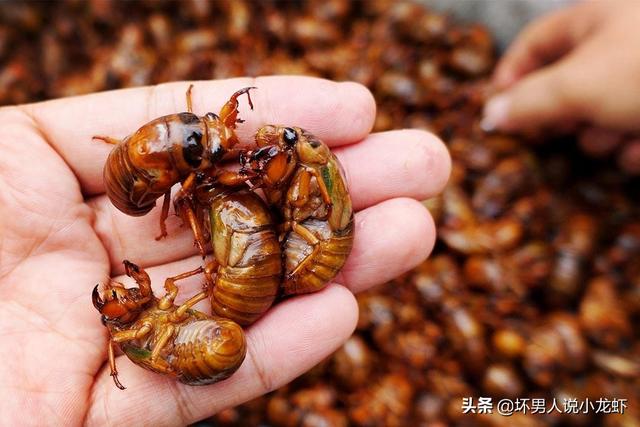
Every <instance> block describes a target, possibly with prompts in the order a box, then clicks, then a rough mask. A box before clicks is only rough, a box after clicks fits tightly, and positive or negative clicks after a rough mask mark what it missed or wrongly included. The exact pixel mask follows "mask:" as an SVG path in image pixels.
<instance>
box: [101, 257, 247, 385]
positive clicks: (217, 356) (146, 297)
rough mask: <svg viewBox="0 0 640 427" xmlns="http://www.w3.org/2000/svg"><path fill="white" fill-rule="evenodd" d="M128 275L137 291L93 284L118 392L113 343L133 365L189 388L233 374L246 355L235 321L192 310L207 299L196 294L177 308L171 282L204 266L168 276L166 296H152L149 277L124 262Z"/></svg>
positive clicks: (114, 283) (127, 262) (110, 285)
mask: <svg viewBox="0 0 640 427" xmlns="http://www.w3.org/2000/svg"><path fill="white" fill-rule="evenodd" d="M124 265H125V270H126V273H127V275H128V276H130V277H132V278H133V279H135V281H136V283H137V284H138V288H129V289H126V288H125V287H124V286H123V285H122V284H121V283H118V282H113V281H112V282H110V283H109V284H106V285H103V286H102V287H100V285H97V286H96V287H95V288H94V290H93V294H92V299H93V305H94V306H95V307H96V309H97V310H98V311H99V312H100V313H101V314H102V322H103V323H104V324H105V326H106V327H107V328H108V329H109V332H110V334H111V339H110V340H109V366H110V368H111V376H112V377H113V380H114V382H115V384H116V386H117V387H118V388H120V389H124V386H123V385H122V384H121V383H120V381H119V380H118V371H117V369H116V362H115V355H114V348H113V347H114V344H118V345H119V346H120V348H121V349H122V351H123V352H124V353H125V354H126V355H127V357H129V359H131V360H132V361H133V362H134V363H136V364H137V365H139V366H142V367H143V368H146V369H149V370H151V371H154V372H158V373H162V374H167V375H171V376H174V377H176V378H177V379H178V380H179V381H180V382H182V383H185V384H189V385H205V384H212V383H215V382H217V381H221V380H223V379H225V378H228V377H229V376H231V375H232V374H233V373H234V372H235V371H236V370H237V369H238V368H239V367H240V365H241V364H242V361H243V360H244V357H245V355H246V341H245V336H244V333H243V331H242V328H241V327H240V326H239V325H238V324H237V323H235V322H233V321H231V320H228V319H224V318H220V317H216V316H208V315H206V314H204V313H201V312H199V311H195V310H192V309H191V307H193V305H195V304H196V303H198V302H199V301H202V300H204V299H206V298H207V293H206V292H200V293H198V294H197V295H195V296H193V297H192V298H191V299H189V300H188V301H186V302H185V303H184V304H182V305H180V306H176V305H175V304H174V300H175V298H176V296H177V294H178V288H177V287H176V285H175V282H176V281H177V280H180V279H184V278H186V277H189V276H193V275H195V274H198V273H202V272H203V268H198V269H195V270H193V271H189V272H186V273H183V274H181V275H178V276H175V277H170V278H168V279H167V280H166V281H165V289H166V291H167V293H166V295H165V296H164V297H162V298H160V299H158V298H156V297H154V295H153V292H152V290H151V281H150V279H149V275H148V274H147V273H146V272H145V271H144V270H142V269H141V268H139V267H138V266H137V265H135V264H133V263H131V262H129V261H124Z"/></svg>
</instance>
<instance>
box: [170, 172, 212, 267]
mask: <svg viewBox="0 0 640 427" xmlns="http://www.w3.org/2000/svg"><path fill="white" fill-rule="evenodd" d="M195 184H196V173H195V172H194V173H191V174H190V175H189V176H188V177H187V179H185V180H184V182H183V183H182V188H180V191H179V192H178V194H176V196H175V197H174V199H173V205H174V209H175V211H176V213H177V214H178V215H179V216H180V217H181V218H182V221H183V223H184V224H187V225H188V226H189V227H190V228H191V231H192V232H193V237H194V239H195V244H196V246H197V247H198V251H199V252H200V255H202V258H203V259H204V257H205V255H206V253H207V251H206V249H205V245H206V244H207V240H206V239H205V236H204V233H203V231H202V229H203V227H202V224H200V222H199V221H198V217H197V215H196V213H195V209H196V206H195V203H194V197H193V192H194V190H195Z"/></svg>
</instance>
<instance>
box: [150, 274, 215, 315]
mask: <svg viewBox="0 0 640 427" xmlns="http://www.w3.org/2000/svg"><path fill="white" fill-rule="evenodd" d="M202 272H204V268H202V267H198V268H196V269H194V270H190V271H187V272H186V273H182V274H178V275H177V276H173V277H168V278H167V279H166V280H165V281H164V289H165V290H166V291H167V293H166V294H165V295H164V296H163V297H162V298H161V299H160V301H159V302H158V307H159V308H161V309H163V310H167V309H168V308H170V307H171V306H172V305H173V302H174V301H175V299H176V297H177V296H178V286H176V282H177V281H178V280H182V279H186V278H187V277H191V276H195V275H196V274H200V273H202Z"/></svg>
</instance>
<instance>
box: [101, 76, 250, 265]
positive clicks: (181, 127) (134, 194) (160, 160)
mask: <svg viewBox="0 0 640 427" xmlns="http://www.w3.org/2000/svg"><path fill="white" fill-rule="evenodd" d="M192 88H193V85H191V86H190V87H189V89H188V90H187V112H184V113H178V114H171V115H168V116H163V117H159V118H157V119H155V120H152V121H150V122H149V123H147V124H145V125H144V126H142V127H141V128H140V129H138V130H137V131H136V132H135V133H133V134H132V135H130V136H128V137H126V138H125V139H123V140H122V141H119V140H117V139H115V138H111V137H107V136H94V138H95V139H101V140H103V141H106V142H109V143H111V144H115V145H116V146H115V147H114V149H113V150H112V151H111V153H110V154H109V158H108V159H107V162H106V163H105V166H104V182H105V186H106V190H107V195H108V196H109V199H110V200H111V202H112V203H113V204H114V205H115V206H116V207H117V208H118V209H119V210H121V211H122V212H124V213H126V214H129V215H133V216H142V215H145V214H146V213H147V212H149V211H150V210H151V209H153V207H154V206H155V204H156V199H158V198H159V197H160V196H162V195H164V202H163V205H162V216H161V219H160V230H161V234H160V236H158V239H159V238H162V237H164V236H166V235H167V230H166V227H165V220H166V218H167V216H168V213H169V198H170V195H171V187H172V186H173V185H174V184H176V183H178V182H181V183H184V182H185V181H188V180H190V179H191V180H192V179H193V176H194V173H195V172H197V171H204V170H208V169H212V168H213V167H214V166H215V164H216V163H217V162H219V161H220V160H221V159H222V158H223V156H225V154H227V153H229V151H230V150H231V149H232V148H233V147H234V146H235V145H236V143H237V142H238V137H237V136H236V134H235V128H236V123H237V122H241V119H238V97H239V96H240V95H242V94H245V93H246V94H247V97H248V99H249V106H250V107H251V108H252V109H253V104H252V102H251V97H250V95H249V91H250V90H251V89H255V88H253V87H245V88H243V89H240V90H239V91H237V92H235V93H234V94H233V95H232V96H231V98H230V99H229V101H227V103H226V104H225V105H224V106H223V107H222V109H221V110H220V114H219V115H216V114H214V113H207V114H205V115H204V116H202V117H199V116H197V115H195V114H193V112H192V111H193V108H192V102H191V89H192ZM176 207H177V210H178V211H180V214H181V215H182V217H183V220H184V221H185V222H187V223H188V222H190V221H193V218H189V217H186V213H185V212H182V210H181V209H180V208H181V207H180V205H178V204H176ZM199 249H200V251H201V253H204V249H203V248H201V247H200V248H199Z"/></svg>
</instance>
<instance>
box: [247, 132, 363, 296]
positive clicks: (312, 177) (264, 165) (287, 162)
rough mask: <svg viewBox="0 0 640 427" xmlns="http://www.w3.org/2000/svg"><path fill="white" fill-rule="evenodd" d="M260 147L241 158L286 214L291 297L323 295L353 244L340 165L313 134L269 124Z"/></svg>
mask: <svg viewBox="0 0 640 427" xmlns="http://www.w3.org/2000/svg"><path fill="white" fill-rule="evenodd" d="M255 140H256V143H257V145H258V148H257V149H256V150H254V151H252V152H249V153H247V154H246V155H243V156H241V163H242V164H243V167H242V169H241V171H240V174H241V175H242V174H244V175H246V176H247V177H248V178H249V180H251V182H253V183H254V184H255V185H257V186H260V187H263V188H264V192H265V195H266V197H267V201H268V202H269V204H270V205H272V206H276V207H277V208H278V210H279V211H280V214H281V216H282V221H283V229H282V233H281V240H282V241H283V253H284V258H285V277H284V284H283V290H284V294H285V295H292V294H301V293H307V292H314V291H318V290H320V289H322V288H324V286H325V285H326V284H327V282H328V281H329V280H331V279H332V278H333V277H335V275H336V274H337V273H338V271H339V270H340V269H341V268H342V266H343V265H344V263H345V261H346V259H347V256H348V255H349V253H350V251H351V247H352V245H353V232H354V226H353V209H352V206H351V198H350V196H349V192H348V191H347V186H346V184H345V180H344V178H343V173H342V171H341V169H342V168H341V166H340V163H339V162H338V159H337V158H336V157H335V156H334V155H333V154H332V153H331V151H330V150H329V147H327V146H326V145H325V144H324V143H322V142H321V141H320V140H318V138H316V137H315V136H313V135H312V134H310V133H309V132H307V131H305V130H303V129H300V128H292V127H284V126H273V125H267V126H264V127H262V128H261V129H259V130H258V132H257V133H256V137H255Z"/></svg>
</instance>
